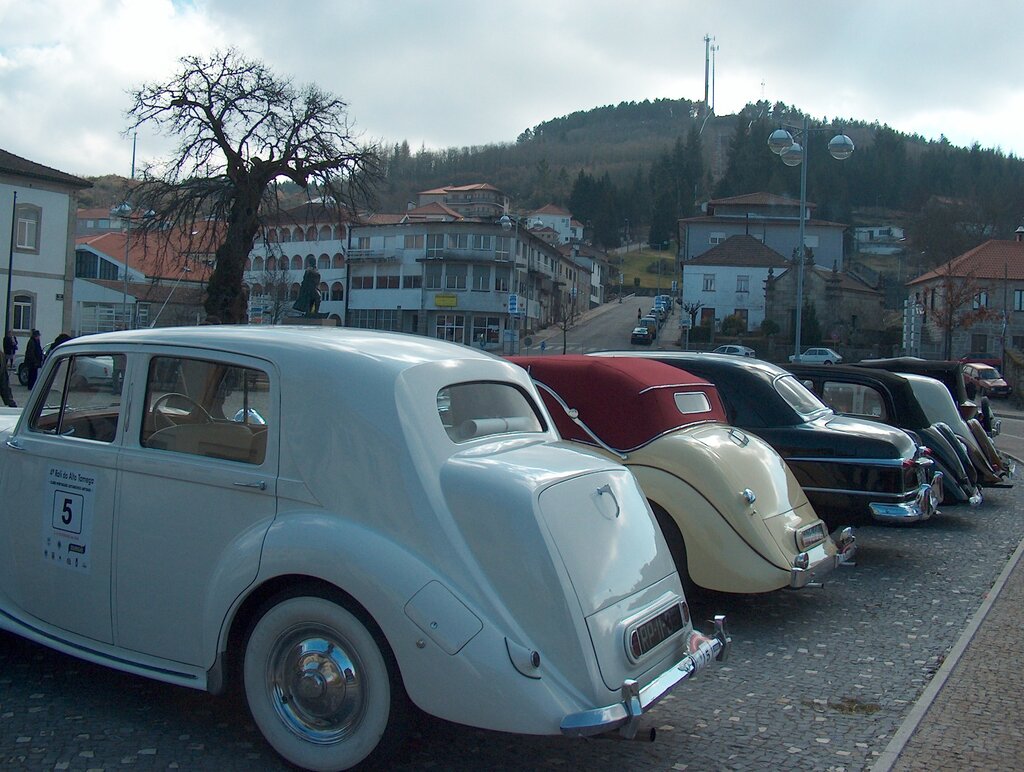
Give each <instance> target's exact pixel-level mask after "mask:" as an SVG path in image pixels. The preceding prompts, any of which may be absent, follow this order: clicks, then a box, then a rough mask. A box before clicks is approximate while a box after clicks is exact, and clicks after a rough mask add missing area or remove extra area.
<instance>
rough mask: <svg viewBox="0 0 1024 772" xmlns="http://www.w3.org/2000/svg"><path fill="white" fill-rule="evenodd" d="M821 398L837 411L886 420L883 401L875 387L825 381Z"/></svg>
mask: <svg viewBox="0 0 1024 772" xmlns="http://www.w3.org/2000/svg"><path fill="white" fill-rule="evenodd" d="M821 391H822V394H821V397H822V400H823V401H824V402H825V404H827V405H828V406H829V407H831V408H832V409H833V410H834V411H836V412H837V413H845V414H846V415H857V416H865V417H867V418H879V419H882V420H888V418H889V416H888V415H887V414H886V410H885V403H884V402H883V401H882V395H881V394H879V393H878V390H877V389H874V388H872V387H870V386H865V385H862V384H859V383H838V382H836V381H825V382H824V383H823V384H822V389H821Z"/></svg>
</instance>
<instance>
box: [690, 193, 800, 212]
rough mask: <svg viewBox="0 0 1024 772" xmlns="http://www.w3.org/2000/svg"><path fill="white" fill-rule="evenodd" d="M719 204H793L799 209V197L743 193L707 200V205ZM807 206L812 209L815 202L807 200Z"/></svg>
mask: <svg viewBox="0 0 1024 772" xmlns="http://www.w3.org/2000/svg"><path fill="white" fill-rule="evenodd" d="M719 204H725V205H726V206H740V205H752V206H795V207H797V208H798V209H799V208H800V199H798V198H789V197H788V196H779V195H776V194H775V193H744V194H743V195H742V196H729V197H728V198H713V199H711V200H710V201H708V206H718V205H719ZM807 206H809V207H810V208H812V209H813V208H814V207H815V206H817V204H813V203H811V202H810V201H808V202H807Z"/></svg>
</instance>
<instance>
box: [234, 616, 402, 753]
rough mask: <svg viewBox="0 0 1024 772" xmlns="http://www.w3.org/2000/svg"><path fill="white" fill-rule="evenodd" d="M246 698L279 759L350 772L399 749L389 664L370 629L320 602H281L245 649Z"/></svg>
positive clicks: (395, 679) (398, 708) (397, 700)
mask: <svg viewBox="0 0 1024 772" xmlns="http://www.w3.org/2000/svg"><path fill="white" fill-rule="evenodd" d="M243 682H244V686H245V696H246V700H247V701H248V703H249V710H250V711H251V713H252V716H253V719H254V720H255V721H256V725H257V726H258V727H259V728H260V731H261V732H262V733H263V736H264V737H266V739H267V741H268V742H269V743H270V744H271V745H272V746H273V747H274V749H275V750H276V751H277V752H278V753H280V754H281V755H282V756H283V757H284V758H285V759H287V760H288V761H290V762H291V763H292V764H295V765H297V766H300V767H304V768H306V769H314V770H338V769H348V768H349V767H352V766H354V765H356V764H359V763H360V762H362V761H364V760H365V759H367V757H369V756H370V755H371V754H372V753H374V751H375V750H376V749H378V748H379V749H380V750H381V751H384V750H388V749H389V748H393V747H394V745H396V744H397V738H396V737H394V736H393V735H394V734H395V733H397V732H398V731H399V730H400V729H401V726H402V725H403V724H404V709H405V708H404V700H405V699H407V698H405V693H404V691H403V688H402V685H401V682H400V678H399V676H398V672H397V667H396V666H395V663H394V657H393V655H392V654H391V650H390V648H389V647H388V646H387V643H386V642H384V641H383V639H382V637H381V636H380V634H379V632H377V631H376V629H375V628H372V623H369V624H365V623H364V622H363V621H362V620H361V619H360V617H359V616H357V615H356V614H353V613H352V612H350V611H349V610H348V609H346V608H344V607H343V606H341V605H340V604H339V603H336V602H334V601H333V600H329V599H327V598H324V597H318V596H298V597H288V596H284V597H282V598H281V599H280V600H279V601H278V602H276V603H273V604H272V605H270V607H269V608H268V609H267V611H265V612H264V613H263V614H262V616H260V617H259V619H258V621H257V622H256V623H255V625H254V626H253V628H252V631H251V632H250V634H249V637H248V640H247V642H246V645H245V660H244V665H243Z"/></svg>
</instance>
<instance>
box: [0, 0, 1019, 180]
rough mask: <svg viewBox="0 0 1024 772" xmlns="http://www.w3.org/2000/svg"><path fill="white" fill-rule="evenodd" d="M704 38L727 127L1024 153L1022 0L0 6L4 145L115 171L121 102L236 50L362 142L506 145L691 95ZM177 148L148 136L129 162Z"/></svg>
mask: <svg viewBox="0 0 1024 772" xmlns="http://www.w3.org/2000/svg"><path fill="white" fill-rule="evenodd" d="M285 9H287V10H285ZM705 34H708V35H711V36H712V37H713V38H714V44H715V45H717V46H718V51H717V53H716V55H715V68H714V69H715V88H714V97H715V98H714V103H715V108H716V112H717V113H718V114H719V115H725V114H728V113H734V112H736V111H737V110H739V109H740V108H742V107H743V106H744V105H745V104H746V103H748V102H753V101H756V100H758V99H761V98H765V99H768V100H770V101H772V102H776V101H782V102H785V103H787V104H789V105H792V106H795V107H797V108H799V109H801V110H804V111H806V112H808V113H809V114H810V115H811V116H812V117H814V118H816V119H822V118H824V117H828V118H833V117H836V116H838V117H849V118H856V119H860V120H865V121H878V122H879V123H881V124H887V125H889V126H892V127H893V128H895V129H897V130H900V131H904V132H908V133H917V134H920V135H922V136H924V137H926V138H928V139H938V138H939V136H940V135H945V136H946V137H947V138H948V139H949V140H950V141H951V142H952V143H954V144H956V145H962V146H968V145H970V144H972V143H974V142H976V141H977V142H979V143H980V144H981V145H982V146H983V147H986V148H988V147H992V148H995V147H998V148H1001V149H1002V150H1003V151H1004V152H1005V153H1007V154H1009V153H1013V154H1014V155H1016V156H1018V157H1024V131H1022V126H1024V74H1022V73H1024V67H1022V55H1021V51H1022V47H1021V40H1022V35H1024V2H1021V0H983V1H982V2H976V3H963V2H951V1H950V0H928V1H925V0H861V2H849V1H847V2H836V1H834V0H791V1H790V2H786V3H770V2H755V1H754V0H730V1H729V2H723V1H722V0H719V1H718V2H708V1H707V0H699V1H697V0H635V1H634V2H629V3H625V2H621V0H618V1H616V2H611V1H606V0H519V1H518V2H504V3H492V2H480V0H467V1H464V0H445V1H444V2H429V1H427V0H423V1H414V0H407V1H404V2H403V1H400V0H301V2H298V1H294V2H284V1H283V0H191V1H189V0H174V1H173V2H172V0H120V1H119V0H31V2H25V0H0V148H2V149H4V150H7V151H9V152H12V153H15V154H16V155H20V156H23V157H25V158H28V159H30V160H32V161H36V162H39V163H42V164H45V165H47V166H52V167H55V168H57V169H60V170H62V171H66V172H70V173H72V174H79V175H99V174H109V173H116V174H122V175H125V176H127V175H128V174H129V172H130V169H131V139H130V138H125V137H123V136H121V132H122V131H123V129H124V127H125V125H126V121H125V118H124V111H125V109H126V108H127V107H128V105H129V100H128V96H127V93H126V92H127V91H128V89H130V88H132V87H134V86H138V85H141V84H142V83H144V82H151V81H164V80H167V79H169V78H170V77H171V76H173V75H174V74H175V73H176V72H177V68H178V59H179V57H182V56H186V55H191V54H200V55H204V56H205V55H207V54H209V53H210V52H212V51H214V50H216V49H222V48H226V47H228V46H235V47H237V48H239V49H240V50H241V51H242V52H244V53H245V54H246V55H248V56H250V57H253V58H259V59H262V60H264V61H265V62H266V63H267V64H269V65H270V66H271V67H272V68H273V69H274V70H275V72H277V73H278V74H279V75H283V76H290V77H292V78H293V79H294V80H295V81H296V82H297V83H306V82H311V81H312V82H316V83H317V84H319V85H320V86H321V87H322V88H324V89H326V90H328V91H330V92H332V93H334V94H335V95H337V96H340V97H341V98H343V99H344V100H345V101H346V102H348V104H349V113H350V116H351V118H352V119H353V120H354V122H355V124H356V127H357V129H358V130H359V131H361V132H362V133H363V135H364V138H365V139H367V140H380V141H384V142H387V143H395V142H400V141H402V140H403V139H404V140H407V141H408V142H409V144H410V146H411V147H412V149H413V150H414V151H415V150H417V149H419V148H420V147H421V146H426V147H428V148H444V147H453V146H456V147H461V146H466V145H483V144H488V143H499V142H513V141H514V140H515V138H516V137H517V136H518V135H519V134H520V132H522V131H523V130H524V129H527V128H530V127H533V126H535V125H536V124H538V123H540V122H542V121H545V120H548V119H550V118H556V117H559V116H562V115H566V114H568V113H571V112H574V111H577V110H587V109H590V108H593V107H599V106H602V105H608V104H617V103H619V102H623V101H642V100H644V99H657V98H670V99H678V98H687V99H692V100H695V101H696V100H700V99H703V96H704V61H705V44H704V36H705ZM169 148H170V143H169V142H168V141H167V140H166V139H163V138H160V137H158V136H156V135H154V134H151V133H150V134H147V133H146V132H144V131H143V132H140V133H139V137H138V158H139V165H141V162H142V161H144V160H146V159H154V158H159V157H161V156H163V155H165V154H166V153H167V152H168V149H169Z"/></svg>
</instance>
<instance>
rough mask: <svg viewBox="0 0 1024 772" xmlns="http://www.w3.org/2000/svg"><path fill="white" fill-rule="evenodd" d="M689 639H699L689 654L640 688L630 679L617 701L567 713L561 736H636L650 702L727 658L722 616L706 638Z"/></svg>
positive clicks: (697, 634)
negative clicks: (611, 734)
mask: <svg viewBox="0 0 1024 772" xmlns="http://www.w3.org/2000/svg"><path fill="white" fill-rule="evenodd" d="M690 636H691V638H690V641H692V642H697V641H698V640H699V644H698V645H697V646H696V649H695V650H694V651H693V653H691V654H687V655H686V656H685V657H683V658H682V659H681V660H679V662H677V663H676V664H675V665H673V666H672V667H670V668H669V669H668V670H666V671H665V672H664V673H662V674H661V675H660V676H658V677H657V678H655V679H654V680H653V681H651V682H650V683H649V684H647V686H644V687H643V688H641V687H640V685H639V684H638V683H637V682H636V681H634V680H632V679H628V680H626V682H625V683H623V684H622V700H621V701H620V702H616V703H614V704H613V705H607V706H605V707H603V708H594V709H592V710H584V711H581V712H579V713H570V714H569V715H568V716H566V717H565V718H563V719H562V734H564V735H567V736H570V737H588V736H590V735H595V734H603V733H604V732H609V731H611V730H613V729H618V730H619V734H620V735H622V736H623V737H625V738H627V739H631V738H632V737H633V736H634V735H636V732H637V729H638V727H639V722H640V716H641V715H643V713H644V712H645V711H647V710H648V709H649V708H650V707H651V706H653V705H654V703H656V702H657V701H658V700H660V699H661V698H662V697H664V696H665V695H666V694H668V693H669V692H670V691H672V689H674V688H675V687H676V685H677V684H679V683H680V682H682V681H685V680H686V679H688V678H692V677H693V676H695V675H696V674H697V673H698V672H700V671H701V670H703V669H704V668H706V667H708V666H709V665H710V664H711V663H712V661H719V662H721V661H722V660H724V659H725V658H726V656H728V652H729V647H730V645H731V643H732V639H731V638H729V636H728V635H727V634H726V631H725V616H724V615H722V614H719V615H717V616H716V617H715V630H714V632H713V633H711V635H710V636H705V635H702V634H701V633H698V632H696V631H694V632H691V633H690ZM694 636H696V638H694ZM690 648H693V647H692V646H691V647H690Z"/></svg>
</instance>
